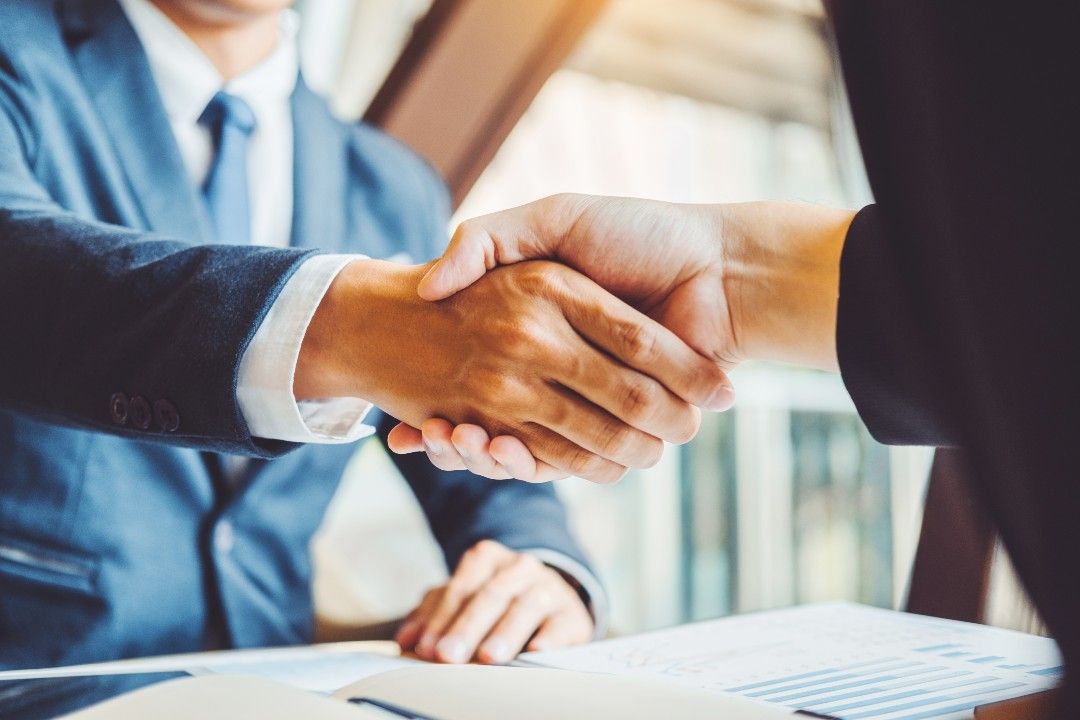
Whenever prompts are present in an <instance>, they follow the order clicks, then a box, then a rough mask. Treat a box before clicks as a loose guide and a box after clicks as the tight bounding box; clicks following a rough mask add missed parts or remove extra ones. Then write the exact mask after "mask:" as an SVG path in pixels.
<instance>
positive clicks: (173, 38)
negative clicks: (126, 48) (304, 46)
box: [120, 0, 300, 124]
mask: <svg viewBox="0 0 1080 720" xmlns="http://www.w3.org/2000/svg"><path fill="white" fill-rule="evenodd" d="M120 5H121V7H122V8H123V9H124V13H125V14H126V15H127V17H128V21H129V22H130V23H131V25H132V27H133V28H134V29H135V34H136V35H137V36H138V38H139V41H140V42H141V43H142V46H143V49H144V50H145V51H146V56H147V58H148V60H149V61H150V71H151V73H152V74H153V76H154V81H155V82H156V83H157V86H158V92H159V93H160V94H161V99H162V102H163V103H164V105H165V111H166V112H167V113H168V115H169V120H170V121H171V122H173V123H174V124H175V123H190V124H194V123H197V122H198V119H199V117H200V116H201V115H202V112H203V110H205V109H206V105H207V104H208V103H209V102H210V99H211V98H212V97H214V95H215V94H216V93H217V92H218V91H219V90H225V91H226V92H229V93H232V94H234V95H238V96H239V97H241V98H243V100H244V101H245V102H247V103H248V105H250V106H251V108H252V110H253V111H254V112H255V116H256V117H257V118H258V117H260V116H262V115H264V114H265V113H266V112H272V111H273V110H274V109H275V108H280V107H281V105H282V103H287V102H288V99H289V96H290V95H292V92H293V90H294V89H295V87H296V81H297V76H298V74H299V70H300V61H299V53H298V52H297V41H296V36H297V28H298V24H299V23H298V20H297V16H296V13H295V12H294V11H292V10H284V11H282V13H281V22H280V30H279V40H278V44H277V47H275V48H274V51H273V52H272V53H270V55H269V56H268V57H267V58H266V59H264V60H263V61H262V62H260V63H259V64H258V65H256V66H255V67H253V68H251V69H250V70H248V71H247V72H245V73H243V74H242V75H238V76H237V77H235V78H233V79H232V80H230V81H229V82H228V83H226V82H225V80H224V79H223V78H222V77H221V74H220V73H219V72H218V71H217V68H215V67H214V65H213V63H211V62H210V60H209V58H207V57H206V55H204V54H203V52H202V50H200V49H199V47H198V46H197V45H196V44H195V43H194V42H192V40H191V39H190V38H189V37H188V36H187V35H185V34H184V32H183V31H182V30H180V29H179V28H178V27H177V26H176V25H174V24H173V22H172V21H171V20H170V19H169V18H168V17H167V16H166V15H165V14H164V13H162V12H161V11H160V10H158V9H157V7H155V6H154V4H153V3H152V2H150V0H120Z"/></svg>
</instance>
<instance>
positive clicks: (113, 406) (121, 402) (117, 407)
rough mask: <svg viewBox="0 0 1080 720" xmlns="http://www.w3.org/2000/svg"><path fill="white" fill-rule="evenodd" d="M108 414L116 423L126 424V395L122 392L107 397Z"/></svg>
mask: <svg viewBox="0 0 1080 720" xmlns="http://www.w3.org/2000/svg"><path fill="white" fill-rule="evenodd" d="M109 415H110V416H111V417H112V421H113V422H114V423H116V424H117V425H126V424H127V421H128V397H127V395H125V394H124V393H122V392H117V393H113V394H112V397H110V398H109Z"/></svg>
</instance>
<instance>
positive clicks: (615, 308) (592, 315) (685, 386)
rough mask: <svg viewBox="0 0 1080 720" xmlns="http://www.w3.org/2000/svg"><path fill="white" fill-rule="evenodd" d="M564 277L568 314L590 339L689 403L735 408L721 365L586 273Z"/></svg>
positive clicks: (730, 387)
mask: <svg viewBox="0 0 1080 720" xmlns="http://www.w3.org/2000/svg"><path fill="white" fill-rule="evenodd" d="M564 276H565V279H566V284H567V289H568V291H569V292H568V293H567V294H566V296H565V297H564V298H563V302H562V308H563V312H564V314H565V315H566V318H567V320H568V321H569V322H570V324H571V325H572V326H573V327H574V329H576V330H577V331H578V332H580V333H581V334H582V335H583V336H584V337H586V338H588V339H589V340H591V341H592V342H594V343H596V344H597V345H598V346H600V347H601V348H602V349H604V350H605V351H607V352H609V353H611V355H612V356H614V357H615V358H616V359H618V360H620V361H622V362H623V363H625V364H626V365H628V366H630V367H632V368H634V369H636V370H640V371H642V372H644V373H647V374H648V375H651V376H652V377H654V378H656V379H657V380H659V381H660V382H661V383H663V384H664V386H666V387H667V388H668V389H669V390H671V391H672V392H673V393H675V394H676V395H678V396H679V397H681V398H682V399H683V400H686V401H687V402H689V403H692V404H694V405H697V406H698V407H704V408H709V409H713V410H726V409H727V408H729V407H731V403H732V402H733V401H734V397H735V391H734V389H733V388H732V385H731V382H730V381H729V380H728V378H727V375H726V374H725V373H724V371H723V370H721V369H720V367H719V366H718V365H717V364H716V363H714V362H713V361H711V360H709V359H708V358H705V357H703V356H701V355H699V354H698V353H697V352H695V351H694V350H693V348H691V347H690V346H689V345H687V344H686V343H684V342H683V341H682V340H680V339H679V337H678V336H676V335H675V333H673V332H671V331H670V330H668V329H667V328H665V327H664V326H663V325H661V324H660V323H658V322H656V321H655V320H653V319H652V318H650V317H648V316H647V315H644V314H642V313H640V312H638V311H637V310H635V309H634V308H632V307H630V306H629V305H627V304H626V303H624V302H622V301H621V300H619V299H618V298H617V297H615V296H614V295H612V294H611V293H609V292H607V291H605V290H603V289H602V288H600V287H599V286H598V285H596V283H594V282H592V281H591V280H589V279H588V278H586V277H584V276H583V275H579V274H577V273H573V272H566V273H565V274H564Z"/></svg>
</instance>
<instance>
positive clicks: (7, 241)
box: [0, 67, 310, 457]
mask: <svg viewBox="0 0 1080 720" xmlns="http://www.w3.org/2000/svg"><path fill="white" fill-rule="evenodd" d="M32 108H33V105H32V99H31V98H30V96H29V93H28V92H27V91H26V90H25V89H24V88H22V87H21V86H20V85H19V84H18V82H17V81H16V80H14V79H13V75H12V74H11V73H10V72H8V71H7V70H5V69H4V68H2V67H0V257H2V261H0V368H2V369H3V372H2V373H0V408H3V409H6V410H10V411H14V412H19V413H25V414H28V415H32V416H34V417H37V418H40V419H43V420H46V421H48V422H53V423H59V424H63V425H67V426H70V427H75V428H80V429H86V430H93V431H100V432H108V433H113V434H116V435H121V436H127V437H132V438H137V439H146V440H151V441H155V442H162V443H169V444H174V445H181V446H186V447H192V448H197V449H202V450H216V451H224V452H231V453H242V454H248V455H253V456H261V457H271V456H274V455H277V454H280V453H282V452H285V451H287V450H289V449H291V448H292V447H293V446H292V445H289V444H286V443H280V442H269V441H259V440H256V439H254V438H252V437H251V435H250V433H249V432H248V429H247V427H246V424H245V422H244V419H243V415H242V413H241V411H240V408H239V407H238V405H237V401H236V392H235V390H236V378H237V372H238V365H239V360H240V357H241V355H242V353H243V350H244V348H245V347H246V346H247V343H248V342H249V340H250V339H251V335H252V334H253V333H254V331H255V328H256V327H258V325H259V322H260V320H261V318H262V317H263V316H264V315H265V313H266V312H267V310H268V309H269V307H270V306H271V304H272V303H273V301H274V299H275V297H276V296H277V294H278V292H279V291H280V289H281V287H282V286H283V285H284V284H285V282H286V281H287V280H288V278H289V277H290V275H291V274H292V272H293V271H294V270H295V269H296V268H297V267H298V266H299V265H300V264H301V263H302V262H303V260H304V259H305V258H306V257H307V256H308V255H309V254H310V253H309V252H303V251H296V250H274V249H268V248H255V247H233V246H194V245H191V244H188V243H185V242H182V241H180V240H177V239H169V238H162V237H156V236H153V235H148V234H145V233H140V232H135V231H131V230H128V229H124V228H121V227H117V226H112V225H107V224H103V223H99V222H93V221H88V220H86V219H84V218H82V217H79V216H77V215H75V214H74V213H71V212H68V211H65V210H64V209H62V208H61V207H59V206H58V205H57V204H56V203H55V202H53V200H52V199H51V198H50V196H49V194H48V192H46V190H45V189H44V188H43V187H42V186H41V185H40V184H39V183H38V181H37V179H36V177H35V175H34V172H33V170H32V168H33V157H34V151H35V148H34V142H35V141H34V137H35V133H34V131H33V128H32V121H31V118H32V117H33V116H34V113H33V110H32ZM121 401H129V402H127V404H126V405H125V403H123V402H121ZM118 403H119V405H118ZM136 406H137V407H136ZM125 407H126V408H127V410H128V411H127V413H126V417H125V413H123V412H118V411H119V410H123V409H125ZM170 409H171V410H173V413H172V416H171V417H168V415H169V412H168V411H169V410H170ZM163 414H164V415H165V417H163ZM166 428H169V430H166Z"/></svg>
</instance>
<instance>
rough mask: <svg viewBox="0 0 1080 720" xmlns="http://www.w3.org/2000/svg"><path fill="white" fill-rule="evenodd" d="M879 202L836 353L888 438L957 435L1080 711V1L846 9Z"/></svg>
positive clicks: (950, 440) (846, 266) (846, 56)
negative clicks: (1057, 649)
mask: <svg viewBox="0 0 1080 720" xmlns="http://www.w3.org/2000/svg"><path fill="white" fill-rule="evenodd" d="M830 11H831V16H832V20H833V24H834V28H835V33H836V38H837V41H838V45H839V49H840V57H841V62H842V65H843V72H844V77H845V80H846V83H847V87H848V92H849V95H850V98H851V104H852V110H853V112H854V117H855V123H856V127H857V130H858V134H859V140H860V144H861V146H862V150H863V154H864V157H865V160H866V167H867V171H868V173H869V177H870V181H871V185H872V187H873V191H874V195H875V198H876V201H877V202H876V205H874V206H871V207H869V208H866V209H864V210H863V211H862V212H860V213H859V215H858V216H857V217H856V220H855V222H854V224H853V225H852V227H851V229H850V231H849V233H848V237H847V241H846V245H845V248H844V253H843V259H842V266H841V288H840V314H839V327H838V341H837V342H838V350H839V355H840V365H841V369H842V374H843V376H844V379H845V382H846V383H847V386H848V388H849V390H850V392H851V394H852V396H853V397H854V399H855V403H856V405H857V407H858V409H859V412H860V414H861V415H862V416H863V418H864V419H865V420H866V422H867V425H868V426H869V428H870V430H871V432H872V433H873V434H874V435H875V436H876V437H877V438H878V439H880V440H882V441H884V442H888V443H894V444H895V443H911V444H929V445H956V446H959V447H961V448H963V451H964V452H965V454H966V455H967V456H968V458H969V462H970V465H971V468H972V475H973V482H974V485H975V487H974V488H973V491H974V492H975V494H977V496H978V497H979V498H980V499H981V500H982V501H983V502H984V503H985V504H986V506H987V508H988V509H989V511H990V512H991V513H992V516H993V518H994V520H995V521H996V523H997V525H998V527H999V528H1000V531H1001V534H1002V536H1003V539H1004V542H1005V545H1006V547H1007V549H1008V551H1009V554H1010V555H1011V557H1012V559H1013V560H1014V562H1015V564H1016V567H1017V570H1018V572H1019V575H1020V577H1021V579H1022V580H1023V582H1024V584H1025V585H1026V587H1027V589H1028V591H1029V592H1030V594H1031V597H1032V599H1033V601H1034V602H1035V604H1036V606H1037V607H1038V609H1039V611H1040V612H1041V614H1042V616H1043V617H1044V619H1045V621H1046V623H1047V625H1048V626H1049V628H1050V630H1051V632H1052V634H1053V635H1054V637H1055V638H1056V639H1057V641H1058V643H1059V644H1060V646H1061V649H1062V652H1063V654H1064V657H1065V664H1066V676H1067V680H1066V686H1067V691H1068V692H1067V693H1066V694H1067V703H1068V708H1067V709H1065V708H1063V709H1062V711H1061V712H1062V717H1080V704H1078V703H1077V697H1078V696H1077V694H1076V691H1075V687H1076V681H1077V678H1078V677H1080V676H1078V673H1080V572H1077V569H1078V568H1080V442H1078V441H1077V437H1076V435H1077V433H1078V432H1080V372H1078V368H1080V319H1078V317H1077V313H1078V311H1080V277H1078V269H1080V229H1078V228H1080V226H1078V222H1077V216H1078V212H1080V181H1078V175H1080V135H1078V129H1080V93H1078V91H1077V85H1078V80H1077V68H1080V42H1077V40H1076V28H1077V27H1078V25H1080V22H1078V21H1080V6H1078V5H1077V4H1076V3H1071V2H1049V1H1046V2H1027V3H1003V2H981V1H976V0H968V1H960V0H954V1H949V2H943V1H942V0H880V1H873V2H870V1H867V0H837V1H836V2H832V3H831V4H830Z"/></svg>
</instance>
